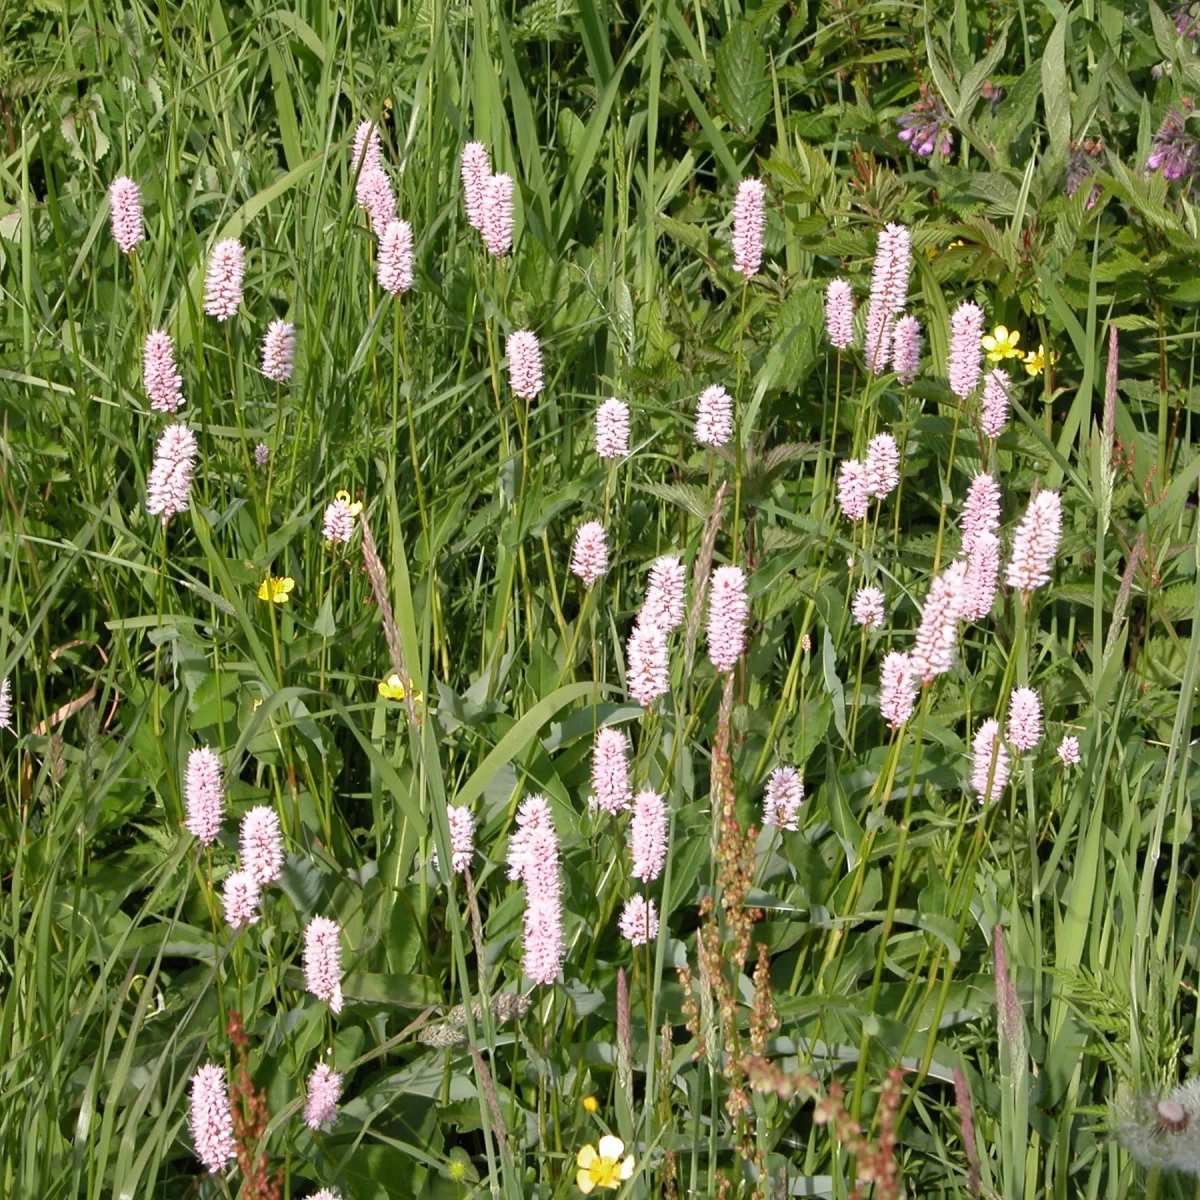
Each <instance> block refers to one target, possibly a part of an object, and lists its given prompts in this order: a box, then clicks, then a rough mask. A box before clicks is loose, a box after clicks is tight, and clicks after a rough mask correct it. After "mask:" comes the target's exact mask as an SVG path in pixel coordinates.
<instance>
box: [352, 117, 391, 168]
mask: <svg viewBox="0 0 1200 1200" xmlns="http://www.w3.org/2000/svg"><path fill="white" fill-rule="evenodd" d="M382 166H383V149H382V146H381V143H380V140H379V126H378V125H377V124H376V123H375V122H374V121H360V122H359V123H358V128H357V129H356V130H355V131H354V149H353V150H352V151H351V155H350V170H351V171H353V172H355V173H357V174H362V173H364V172H366V171H370V170H377V169H378V168H380V167H382Z"/></svg>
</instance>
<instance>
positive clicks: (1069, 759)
mask: <svg viewBox="0 0 1200 1200" xmlns="http://www.w3.org/2000/svg"><path fill="white" fill-rule="evenodd" d="M1058 757H1059V759H1060V760H1061V762H1062V765H1063V766H1064V767H1073V766H1075V764H1076V763H1077V762H1079V739H1078V738H1077V737H1072V736H1071V735H1070V734H1067V736H1066V737H1064V738H1063V740H1062V741H1061V742H1059V743H1058Z"/></svg>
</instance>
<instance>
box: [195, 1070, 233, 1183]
mask: <svg viewBox="0 0 1200 1200" xmlns="http://www.w3.org/2000/svg"><path fill="white" fill-rule="evenodd" d="M188 1107H189V1110H190V1112H189V1124H190V1125H191V1127H192V1144H193V1145H194V1146H195V1147H196V1157H197V1158H198V1159H199V1160H200V1161H201V1162H202V1163H203V1164H204V1165H205V1166H206V1167H207V1168H208V1170H209V1173H210V1174H213V1175H215V1174H217V1172H219V1171H223V1170H224V1169H225V1164H226V1163H229V1162H232V1161H233V1160H234V1159H235V1158H236V1157H237V1150H236V1148H235V1147H234V1144H233V1110H232V1109H231V1108H230V1107H229V1091H228V1089H227V1088H226V1086H225V1068H224V1067H218V1066H217V1065H216V1064H215V1063H205V1065H204V1066H202V1067H201V1068H200V1070H198V1071H197V1072H196V1073H195V1075H193V1076H192V1086H191V1094H190V1098H189V1103H188Z"/></svg>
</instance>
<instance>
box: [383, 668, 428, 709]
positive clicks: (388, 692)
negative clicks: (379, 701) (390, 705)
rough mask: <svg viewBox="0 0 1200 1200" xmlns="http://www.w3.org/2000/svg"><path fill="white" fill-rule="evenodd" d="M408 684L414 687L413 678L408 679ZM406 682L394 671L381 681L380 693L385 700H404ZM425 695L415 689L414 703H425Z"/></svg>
mask: <svg viewBox="0 0 1200 1200" xmlns="http://www.w3.org/2000/svg"><path fill="white" fill-rule="evenodd" d="M408 686H409V687H412V680H411V679H410V680H409V681H408ZM404 692H405V688H404V684H403V682H402V681H401V679H400V676H399V675H397V674H396V673H395V672H394V671H393V672H392V673H391V674H390V675H389V676H388V677H387V678H386V679H381V680H380V681H379V694H380V695H381V696H382V697H383V698H384V699H385V700H403V699H404ZM424 700H425V696H424V694H423V693H422V692H418V691H416V690H414V691H413V703H414V704H422V703H424Z"/></svg>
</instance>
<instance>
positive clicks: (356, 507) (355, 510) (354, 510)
mask: <svg viewBox="0 0 1200 1200" xmlns="http://www.w3.org/2000/svg"><path fill="white" fill-rule="evenodd" d="M362 509H363V506H362V501H361V500H355V502H354V503H353V504H351V505H350V507H349V508H348V509H347V510H346V511H347V512H349V514H350V515H351V516H352V517H357V516H358V514H359V513H360V512H362Z"/></svg>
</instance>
